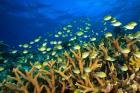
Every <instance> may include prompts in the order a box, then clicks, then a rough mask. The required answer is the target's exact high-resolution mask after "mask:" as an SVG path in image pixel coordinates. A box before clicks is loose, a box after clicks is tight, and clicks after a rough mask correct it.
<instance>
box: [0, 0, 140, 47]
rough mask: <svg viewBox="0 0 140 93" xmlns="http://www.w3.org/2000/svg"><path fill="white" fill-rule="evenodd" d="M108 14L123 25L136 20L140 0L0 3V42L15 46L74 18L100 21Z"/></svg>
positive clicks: (139, 16)
mask: <svg viewBox="0 0 140 93" xmlns="http://www.w3.org/2000/svg"><path fill="white" fill-rule="evenodd" d="M108 14H111V15H113V16H114V17H116V18H117V19H119V20H120V21H121V22H123V23H127V22H129V21H133V20H134V21H138V20H139V19H140V0H0V40H3V41H5V42H6V43H8V44H9V45H16V44H20V43H23V42H27V41H29V40H32V39H33V38H35V37H36V36H38V35H44V34H45V33H46V32H48V31H50V32H52V31H55V29H56V28H58V27H59V26H60V25H63V24H66V23H68V22H70V21H71V20H72V19H74V18H77V17H81V16H83V17H84V16H85V17H87V16H88V17H90V18H91V19H92V21H93V22H101V20H102V18H103V16H105V15H108ZM97 28H100V27H99V26H98V27H97ZM95 30H96V29H95Z"/></svg>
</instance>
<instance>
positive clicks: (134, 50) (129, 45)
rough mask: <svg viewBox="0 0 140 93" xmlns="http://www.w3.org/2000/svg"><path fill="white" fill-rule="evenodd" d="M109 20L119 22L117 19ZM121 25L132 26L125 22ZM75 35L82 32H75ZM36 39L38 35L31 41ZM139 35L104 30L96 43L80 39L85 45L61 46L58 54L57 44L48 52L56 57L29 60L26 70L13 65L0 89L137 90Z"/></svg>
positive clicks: (13, 92)
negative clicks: (68, 48)
mask: <svg viewBox="0 0 140 93" xmlns="http://www.w3.org/2000/svg"><path fill="white" fill-rule="evenodd" d="M113 20H115V18H113V17H112V16H106V17H104V21H111V22H112V21H113ZM113 24H114V26H121V25H122V24H121V23H120V22H119V21H117V23H114V22H113ZM128 25H130V26H133V27H135V26H136V25H137V24H135V23H134V22H133V23H132V22H131V23H129V24H128ZM71 27H72V25H68V26H66V27H64V28H63V29H64V30H68V28H71ZM125 27H126V28H127V29H130V28H132V27H127V25H126V26H125ZM87 29H88V28H87ZM136 33H137V32H136ZM136 33H134V34H132V36H134V35H136ZM59 34H61V33H60V32H59ZM77 35H78V36H81V35H83V34H82V33H81V32H79V33H77ZM40 39H41V37H38V38H37V39H35V40H34V42H38V41H39V40H40ZM139 39H140V38H139V37H138V38H134V39H130V38H129V35H128V36H127V35H120V36H117V37H113V34H112V33H111V32H107V33H106V34H105V35H104V38H103V39H102V40H101V41H100V42H99V43H93V42H92V43H86V44H85V43H84V45H86V47H85V46H84V45H80V44H75V45H74V46H73V47H72V48H70V50H63V51H62V54H61V55H58V54H57V51H60V50H62V48H63V47H62V46H61V45H60V44H58V45H56V47H55V49H54V50H52V53H53V54H52V53H51V54H52V55H53V56H56V57H57V59H55V60H54V59H51V60H44V62H43V63H39V62H30V68H29V69H26V70H24V69H21V67H17V68H14V69H13V74H14V75H9V76H8V77H7V78H6V79H4V80H3V82H2V83H1V84H0V92H1V93H139V92H140V46H139ZM92 41H93V40H92ZM38 49H39V51H41V52H42V51H46V50H47V47H46V46H45V45H44V46H41V47H40V48H38ZM57 49H58V50H57ZM50 50H51V49H50ZM24 53H25V54H26V52H24Z"/></svg>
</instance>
